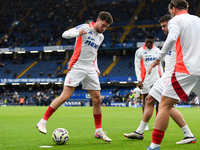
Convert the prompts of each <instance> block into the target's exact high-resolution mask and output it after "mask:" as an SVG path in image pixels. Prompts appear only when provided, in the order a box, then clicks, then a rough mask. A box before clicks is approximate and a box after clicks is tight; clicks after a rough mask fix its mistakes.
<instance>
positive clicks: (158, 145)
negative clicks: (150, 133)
mask: <svg viewBox="0 0 200 150" xmlns="http://www.w3.org/2000/svg"><path fill="white" fill-rule="evenodd" d="M156 147H160V144H155V143H152V142H151V145H150V148H151V149H155V148H156Z"/></svg>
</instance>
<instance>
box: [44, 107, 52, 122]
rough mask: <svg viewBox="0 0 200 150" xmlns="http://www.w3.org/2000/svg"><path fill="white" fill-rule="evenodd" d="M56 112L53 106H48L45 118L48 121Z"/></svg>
mask: <svg viewBox="0 0 200 150" xmlns="http://www.w3.org/2000/svg"><path fill="white" fill-rule="evenodd" d="M54 112H55V109H53V108H52V107H51V106H49V107H48V109H47V110H46V112H45V114H44V116H43V119H44V120H46V121H48V119H49V118H50V117H51V115H52V114H53V113H54Z"/></svg>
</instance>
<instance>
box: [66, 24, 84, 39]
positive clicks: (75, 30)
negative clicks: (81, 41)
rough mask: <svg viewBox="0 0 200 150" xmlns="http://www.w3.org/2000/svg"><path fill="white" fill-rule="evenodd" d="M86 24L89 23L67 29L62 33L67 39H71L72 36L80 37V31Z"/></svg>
mask: <svg viewBox="0 0 200 150" xmlns="http://www.w3.org/2000/svg"><path fill="white" fill-rule="evenodd" d="M86 25H87V24H81V25H79V26H77V27H74V28H71V29H69V30H67V31H65V32H64V33H63V34H62V37H63V38H65V39H71V38H75V37H79V36H80V34H79V31H80V30H82V27H84V26H86Z"/></svg>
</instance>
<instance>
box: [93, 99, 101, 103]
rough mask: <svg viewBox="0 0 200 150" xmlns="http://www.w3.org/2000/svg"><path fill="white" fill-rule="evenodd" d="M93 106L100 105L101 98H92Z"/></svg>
mask: <svg viewBox="0 0 200 150" xmlns="http://www.w3.org/2000/svg"><path fill="white" fill-rule="evenodd" d="M93 104H94V105H101V97H97V98H94V100H93Z"/></svg>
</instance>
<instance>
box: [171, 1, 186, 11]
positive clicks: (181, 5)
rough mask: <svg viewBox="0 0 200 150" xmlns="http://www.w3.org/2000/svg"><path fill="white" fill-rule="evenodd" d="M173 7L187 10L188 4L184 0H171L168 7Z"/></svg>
mask: <svg viewBox="0 0 200 150" xmlns="http://www.w3.org/2000/svg"><path fill="white" fill-rule="evenodd" d="M173 7H175V8H178V9H185V10H188V7H189V4H188V2H187V1H186V0H171V2H170V4H169V8H170V9H172V8H173Z"/></svg>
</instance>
